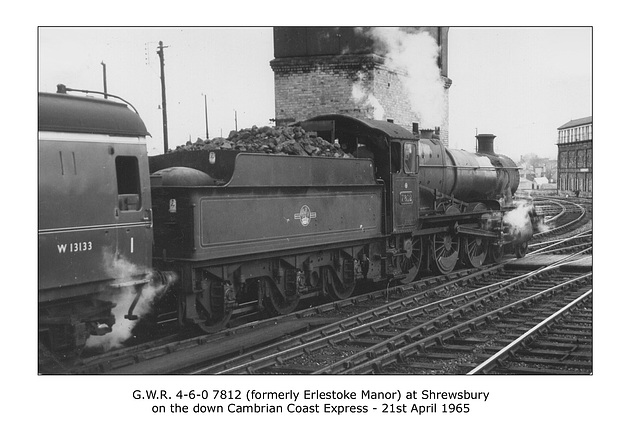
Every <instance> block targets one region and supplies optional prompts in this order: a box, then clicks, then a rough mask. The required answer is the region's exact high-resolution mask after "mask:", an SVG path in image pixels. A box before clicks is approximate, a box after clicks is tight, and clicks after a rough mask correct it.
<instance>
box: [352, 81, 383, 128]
mask: <svg viewBox="0 0 640 431" xmlns="http://www.w3.org/2000/svg"><path fill="white" fill-rule="evenodd" d="M357 77H358V79H357V80H356V81H355V82H354V83H353V86H352V87H351V97H352V99H353V100H354V101H355V102H356V103H357V104H358V105H362V106H363V107H365V108H368V109H371V110H372V111H373V119H374V120H384V108H383V107H382V105H381V104H380V102H379V101H378V99H376V98H375V96H374V95H373V94H371V93H370V92H368V91H367V89H366V87H365V82H366V77H365V74H364V72H362V71H360V72H358V74H357Z"/></svg>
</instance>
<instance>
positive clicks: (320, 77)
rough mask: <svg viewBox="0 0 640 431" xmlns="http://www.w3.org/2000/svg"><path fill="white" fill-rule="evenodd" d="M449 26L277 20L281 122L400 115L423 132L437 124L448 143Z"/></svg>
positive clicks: (277, 101) (277, 87) (275, 69)
mask: <svg viewBox="0 0 640 431" xmlns="http://www.w3.org/2000/svg"><path fill="white" fill-rule="evenodd" d="M448 31H449V29H448V27H402V28H387V27H383V28H372V27H274V30H273V33H274V57H275V58H274V59H273V60H272V61H271V68H272V70H273V72H274V81H275V112H276V125H283V124H288V123H291V122H294V121H299V120H304V119H308V118H311V117H313V116H316V115H321V114H328V113H340V114H347V115H352V116H355V117H358V118H367V119H376V120H386V121H390V122H394V123H396V124H398V125H401V126H403V127H405V128H406V129H408V130H410V131H413V132H416V133H417V132H418V131H419V130H421V129H437V130H439V133H440V138H441V139H442V141H443V142H444V143H445V145H446V144H447V143H448V130H449V127H448V122H449V114H448V111H449V101H448V100H449V96H448V89H449V87H450V86H451V80H450V79H449V78H448V77H447V63H448V53H447V51H448ZM416 42H417V45H416ZM410 50H411V51H410ZM414 63H415V64H419V65H426V66H427V67H431V68H432V69H433V70H431V71H430V72H428V73H429V74H430V76H431V78H429V77H428V76H427V75H425V77H422V75H421V74H422V71H419V72H418V73H415V72H414V67H413V64H414ZM416 70H417V68H416ZM430 87H431V88H430ZM436 107H437V112H435V109H433V110H431V109H432V108H436Z"/></svg>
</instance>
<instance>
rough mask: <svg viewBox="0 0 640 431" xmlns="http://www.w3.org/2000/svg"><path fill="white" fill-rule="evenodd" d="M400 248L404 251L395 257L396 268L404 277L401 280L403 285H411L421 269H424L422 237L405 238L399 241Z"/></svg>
mask: <svg viewBox="0 0 640 431" xmlns="http://www.w3.org/2000/svg"><path fill="white" fill-rule="evenodd" d="M398 242H400V244H399V246H400V247H401V248H400V247H398V248H400V249H401V250H402V253H401V254H398V255H397V256H395V257H394V259H395V266H396V269H398V270H399V271H400V272H401V273H402V274H403V275H404V277H403V278H402V279H400V281H401V282H402V283H411V282H412V281H414V280H415V279H416V278H417V277H418V273H419V272H420V268H421V267H422V257H423V255H424V253H423V247H422V238H421V237H417V236H416V237H411V238H405V239H404V240H400V239H399V240H398Z"/></svg>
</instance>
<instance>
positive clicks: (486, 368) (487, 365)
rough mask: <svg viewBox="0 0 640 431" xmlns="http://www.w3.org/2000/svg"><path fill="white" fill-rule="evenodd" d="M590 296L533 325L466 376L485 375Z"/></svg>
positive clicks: (582, 296)
mask: <svg viewBox="0 0 640 431" xmlns="http://www.w3.org/2000/svg"><path fill="white" fill-rule="evenodd" d="M590 274H591V275H592V274H593V273H590ZM592 294H593V289H589V291H587V292H585V293H584V294H583V295H581V296H580V297H578V298H576V299H575V300H573V301H571V302H570V303H569V304H567V305H565V306H564V307H562V308H561V309H560V310H558V311H556V312H555V313H553V314H552V315H551V316H549V317H547V318H546V319H544V320H543V321H542V322H540V323H538V324H537V325H535V326H534V327H533V328H531V329H529V330H528V331H527V332H525V333H524V334H522V335H521V336H520V337H518V338H516V339H515V340H513V341H512V342H511V343H509V344H508V345H507V346H505V347H504V348H502V349H501V350H500V351H499V352H497V353H496V354H494V355H493V356H491V357H490V358H488V359H487V360H486V361H484V362H483V363H481V364H480V365H478V366H477V367H475V368H474V369H473V370H471V371H469V372H468V373H467V375H474V374H478V373H484V374H486V373H487V372H490V371H491V369H492V368H493V367H494V366H495V364H496V363H497V362H499V361H500V360H502V359H503V358H504V357H506V356H507V355H512V354H513V353H515V352H516V351H517V350H518V349H520V347H521V346H522V344H523V343H524V342H525V341H527V340H528V339H530V338H532V337H533V336H535V335H536V334H538V333H539V332H541V330H542V329H544V328H546V327H548V326H549V325H550V324H551V323H553V322H555V321H556V319H557V318H558V317H560V316H562V315H564V314H565V313H567V312H568V311H570V310H571V309H572V308H573V307H574V306H576V305H578V304H580V303H582V301H584V300H585V299H586V298H588V297H589V296H591V295H592Z"/></svg>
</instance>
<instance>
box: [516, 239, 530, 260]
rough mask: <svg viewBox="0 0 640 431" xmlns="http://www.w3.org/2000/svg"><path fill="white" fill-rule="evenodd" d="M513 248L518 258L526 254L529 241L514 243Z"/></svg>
mask: <svg viewBox="0 0 640 431" xmlns="http://www.w3.org/2000/svg"><path fill="white" fill-rule="evenodd" d="M513 248H514V251H515V253H516V257H517V258H518V259H520V258H522V257H524V256H525V255H526V254H527V251H529V243H528V242H527V241H524V242H521V243H519V244H516V245H514V246H513Z"/></svg>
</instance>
